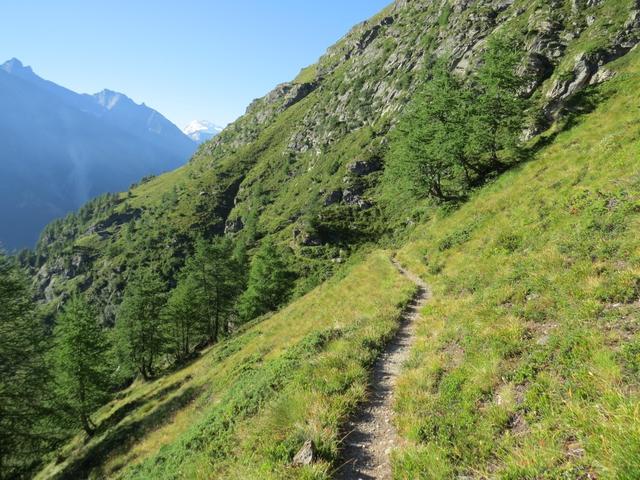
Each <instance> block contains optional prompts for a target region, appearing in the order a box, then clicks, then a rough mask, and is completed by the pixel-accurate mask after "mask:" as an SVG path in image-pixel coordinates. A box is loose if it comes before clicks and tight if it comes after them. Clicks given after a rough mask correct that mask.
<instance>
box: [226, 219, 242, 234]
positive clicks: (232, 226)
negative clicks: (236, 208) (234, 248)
mask: <svg viewBox="0 0 640 480" xmlns="http://www.w3.org/2000/svg"><path fill="white" fill-rule="evenodd" d="M243 228H244V222H243V221H242V219H241V218H240V217H238V218H234V219H230V218H229V219H227V221H226V223H225V227H224V233H238V232H239V231H240V230H242V229H243Z"/></svg>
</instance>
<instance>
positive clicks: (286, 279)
mask: <svg viewBox="0 0 640 480" xmlns="http://www.w3.org/2000/svg"><path fill="white" fill-rule="evenodd" d="M291 286H292V282H291V274H290V272H289V271H288V270H287V266H286V263H285V262H284V259H283V258H282V255H281V253H280V252H279V251H278V249H277V248H276V246H275V245H274V244H273V242H271V241H270V240H265V241H264V242H263V243H262V245H261V246H260V248H259V250H258V252H257V253H256V254H255V256H254V257H253V259H252V260H251V269H250V271H249V281H248V285H247V290H246V291H245V292H244V293H243V294H242V296H241V297H240V299H239V302H238V310H239V313H240V317H241V318H242V319H243V320H245V321H246V320H251V319H253V318H255V317H258V316H260V315H263V314H265V313H267V312H271V311H274V310H276V309H277V308H278V307H280V306H281V305H282V304H283V303H284V302H285V301H286V300H287V297H288V295H289V292H290V290H291Z"/></svg>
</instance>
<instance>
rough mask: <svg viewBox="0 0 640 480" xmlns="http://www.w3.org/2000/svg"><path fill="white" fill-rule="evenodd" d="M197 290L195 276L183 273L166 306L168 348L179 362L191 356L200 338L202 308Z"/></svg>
mask: <svg viewBox="0 0 640 480" xmlns="http://www.w3.org/2000/svg"><path fill="white" fill-rule="evenodd" d="M197 290H198V285H197V283H196V281H195V278H194V276H193V275H188V274H187V275H182V276H181V278H180V280H179V281H178V285H177V286H176V288H174V289H173V291H172V292H171V294H170V296H169V299H168V301H167V305H166V306H165V308H164V312H163V314H164V317H165V328H166V342H167V349H168V351H169V353H170V354H171V355H172V356H173V357H174V359H175V360H176V361H177V362H182V361H184V360H185V359H187V358H189V356H190V355H191V353H192V351H193V347H194V345H195V344H196V342H197V340H198V325H199V323H200V314H201V308H200V306H199V305H198V301H197V300H198V299H197V297H196V294H197Z"/></svg>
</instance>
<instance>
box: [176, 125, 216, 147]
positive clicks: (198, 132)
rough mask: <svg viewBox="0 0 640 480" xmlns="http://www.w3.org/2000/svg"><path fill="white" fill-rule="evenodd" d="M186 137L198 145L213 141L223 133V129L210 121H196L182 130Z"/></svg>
mask: <svg viewBox="0 0 640 480" xmlns="http://www.w3.org/2000/svg"><path fill="white" fill-rule="evenodd" d="M182 131H183V132H184V134H185V135H187V136H188V137H189V138H191V140H193V141H194V142H196V143H203V142H206V141H207V140H210V139H212V138H213V137H215V136H216V135H218V134H219V133H220V132H221V131H222V127H220V126H218V125H216V124H214V123H213V122H210V121H208V120H194V121H192V122H189V124H188V125H187V126H186V127H184V128H183V129H182Z"/></svg>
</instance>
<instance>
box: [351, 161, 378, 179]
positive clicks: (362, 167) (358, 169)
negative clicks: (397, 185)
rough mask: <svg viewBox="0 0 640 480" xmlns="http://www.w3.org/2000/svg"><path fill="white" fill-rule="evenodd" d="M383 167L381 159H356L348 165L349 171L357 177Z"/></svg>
mask: <svg viewBox="0 0 640 480" xmlns="http://www.w3.org/2000/svg"><path fill="white" fill-rule="evenodd" d="M381 168H382V163H381V162H380V160H377V159H376V160H354V161H353V162H351V163H349V164H348V165H347V172H349V173H350V174H352V175H355V176H357V177H361V176H364V175H369V174H370V173H373V172H377V171H378V170H380V169H381Z"/></svg>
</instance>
